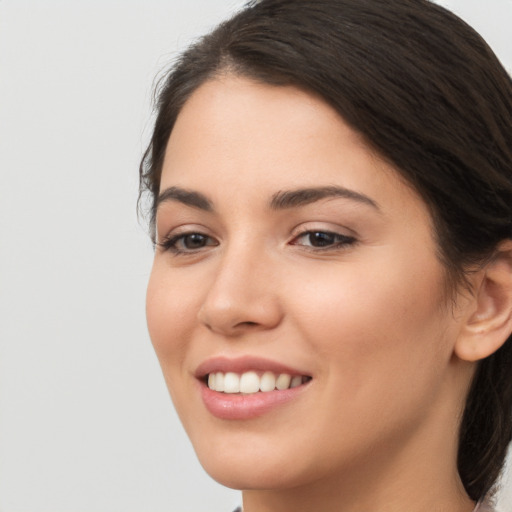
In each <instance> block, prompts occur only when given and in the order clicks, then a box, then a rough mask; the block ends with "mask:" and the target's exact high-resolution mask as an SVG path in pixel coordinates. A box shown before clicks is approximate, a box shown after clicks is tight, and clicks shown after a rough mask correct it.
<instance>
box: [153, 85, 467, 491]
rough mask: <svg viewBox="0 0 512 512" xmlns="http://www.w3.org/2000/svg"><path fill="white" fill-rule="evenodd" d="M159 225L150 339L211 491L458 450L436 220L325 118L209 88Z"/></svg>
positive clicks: (277, 97)
mask: <svg viewBox="0 0 512 512" xmlns="http://www.w3.org/2000/svg"><path fill="white" fill-rule="evenodd" d="M156 225H157V241H158V246H157V249H156V253H155V260H154V266H153V270H152V274H151V279H150V282H149V288H148V295H147V317H148V325H149V331H150V335H151V339H152V342H153V344H154V347H155V350H156V353H157V355H158V358H159V360H160V364H161V366H162V370H163V373H164V376H165V379H166V382H167V385H168V388H169V391H170V394H171V396H172V399H173V401H174V404H175V406H176V409H177V411H178V413H179V416H180V418H181V420H182V422H183V424H184V426H185V429H186V430H187V432H188V435H189V436H190V438H191V440H192V443H193V445H194V447H195V449H196V451H197V454H198V456H199V459H200V460H201V462H202V464H203V466H204V467H205V469H206V470H207V471H208V472H209V473H210V474H211V475H212V476H213V477H214V478H216V479H217V480H219V481H220V482H221V483H224V484H225V485H229V486H232V487H236V488H245V489H249V488H276V487H293V486H297V485H303V484H307V483H308V482H312V481H314V480H316V479H319V478H323V477H325V476H326V475H332V474H335V473H340V474H343V473H347V474H349V473H350V472H351V471H355V468H359V467H364V466H365V464H367V463H368V461H374V462H375V463H377V462H376V461H381V462H383V463H385V461H387V460H389V459H390V458H393V457H394V456H396V455H397V454H398V453H399V452H400V453H401V455H400V456H401V457H402V456H403V457H405V458H406V457H407V456H409V455H411V456H412V451H414V450H415V449H416V448H417V447H418V446H422V447H423V449H426V450H428V449H429V446H430V445H429V443H434V444H435V443H437V444H436V447H435V448H433V449H439V448H443V449H444V448H447V447H449V442H448V441H446V443H447V446H441V445H442V444H443V442H444V441H443V439H444V438H446V439H449V440H450V442H451V441H452V440H453V437H454V435H455V434H454V433H455V431H456V420H457V418H456V416H457V415H456V413H455V414H454V408H458V407H459V402H460V397H461V396H463V391H461V386H460V385H459V384H460V383H459V382H458V381H457V380H456V378H455V377H454V370H453V366H454V364H455V363H454V362H453V359H454V357H453V356H452V350H453V345H454V342H455V339H456V338H457V335H458V332H459V329H460V326H459V320H458V315H457V314H456V313H454V311H453V310H452V309H451V308H450V307H447V306H446V300H445V280H444V278H445V275H444V270H443V267H442V265H441V264H440V262H439V261H438V259H437V257H436V245H435V241H434V237H433V233H432V227H431V222H430V216H429V213H428V210H427V208H426V206H425V204H424V202H423V201H422V200H421V199H420V198H419V196H418V195H417V194H416V193H415V192H414V191H412V190H411V189H410V188H409V187H408V186H407V185H405V184H404V183H403V181H402V180H401V179H400V178H399V177H398V174H397V173H396V171H394V170H393V168H392V167H391V166H390V165H389V164H387V163H385V162H384V161H382V160H381V159H380V158H379V157H378V156H377V155H375V154H374V153H373V152H372V151H371V150H370V149H369V148H368V147H367V146H366V145H365V143H364V142H363V140H362V139H361V137H360V136H358V134H357V133H355V132H354V131H353V130H352V129H351V128H349V127H348V126H347V125H346V124H345V123H344V122H343V120H342V119H340V117H339V116H338V115H337V114H336V113H335V112H334V110H333V109H331V107H329V106H328V105H327V104H326V103H324V102H323V101H322V100H320V99H319V98H317V97H315V96H312V95H310V94H307V93H305V92H302V91H300V90H299V89H296V88H293V87H274V86H269V85H262V84H257V83H255V82H252V81H249V80H246V79H243V78H235V77H229V76H228V77H223V78H219V79H216V80H213V81H210V82H207V83H206V84H204V85H202V86H201V87H200V88H199V89H198V90H197V91H196V92H195V93H194V94H193V95H192V97H191V98H190V99H189V100H188V102H187V103H186V104H185V106H184V108H183V110H182V111H181V113H180V115H179V117H178V120H177V123H176V125H175V127H174V130H173V132H172V135H171V137H170V140H169V143H168V147H167V152H166V155H165V162H164V166H163V173H162V181H161V188H160V201H159V205H158V210H157V217H156ZM264 374H265V375H264ZM210 375H215V377H210V382H211V386H212V387H213V388H214V389H209V388H208V385H207V381H208V378H209V376H210ZM280 376H281V377H280ZM214 381H215V382H214ZM221 381H223V382H221ZM216 386H217V389H218V390H217V391H216V390H215V387H216ZM222 386H225V387H224V388H222ZM240 386H241V387H242V391H243V392H244V393H240V392H238V390H239V389H240ZM259 386H261V387H262V388H263V389H264V390H265V391H258V392H256V390H257V389H258V387H259ZM275 386H278V387H279V388H285V389H279V390H278V389H274V390H272V389H273V388H274V387H275ZM294 386H296V387H294ZM222 389H224V391H219V390H222ZM455 412H456V411H455ZM432 438H435V439H436V441H432ZM438 441H439V442H438ZM448 449H449V448H448ZM407 450H409V451H411V453H408V452H407ZM425 453H427V452H425ZM415 456H416V459H417V457H418V452H417V450H416V452H415Z"/></svg>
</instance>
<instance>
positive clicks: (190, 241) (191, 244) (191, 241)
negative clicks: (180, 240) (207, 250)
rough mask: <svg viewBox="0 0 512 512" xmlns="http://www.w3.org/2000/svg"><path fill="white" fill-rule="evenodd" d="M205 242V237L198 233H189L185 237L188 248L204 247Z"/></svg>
mask: <svg viewBox="0 0 512 512" xmlns="http://www.w3.org/2000/svg"><path fill="white" fill-rule="evenodd" d="M204 244H205V237H204V236H203V235H200V234H198V233H194V234H192V235H188V236H187V237H186V238H185V246H186V247H187V249H198V248H200V247H203V246H204Z"/></svg>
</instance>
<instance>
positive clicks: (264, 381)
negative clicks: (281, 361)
mask: <svg viewBox="0 0 512 512" xmlns="http://www.w3.org/2000/svg"><path fill="white" fill-rule="evenodd" d="M275 388H276V376H275V375H274V374H273V373H272V372H265V373H264V374H263V375H262V376H261V379H260V391H274V389H275Z"/></svg>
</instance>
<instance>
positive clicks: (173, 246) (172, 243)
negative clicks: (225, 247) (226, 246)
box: [158, 232, 218, 254]
mask: <svg viewBox="0 0 512 512" xmlns="http://www.w3.org/2000/svg"><path fill="white" fill-rule="evenodd" d="M158 245H160V247H162V248H163V249H164V250H166V251H171V252H173V253H175V254H187V253H195V252H197V251H200V250H201V249H204V248H205V247H213V246H216V245H218V242H217V241H216V240H215V239H214V238H212V237H211V236H208V235H205V234H203V233H195V232H191V233H180V234H178V235H174V236H172V235H171V236H170V237H168V238H165V239H164V240H162V242H160V243H159V244H158Z"/></svg>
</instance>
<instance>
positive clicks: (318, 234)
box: [291, 231, 356, 249]
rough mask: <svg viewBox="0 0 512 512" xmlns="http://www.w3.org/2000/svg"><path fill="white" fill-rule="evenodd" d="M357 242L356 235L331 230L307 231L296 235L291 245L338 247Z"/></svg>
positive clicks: (323, 247)
mask: <svg viewBox="0 0 512 512" xmlns="http://www.w3.org/2000/svg"><path fill="white" fill-rule="evenodd" d="M355 242H356V239H355V238H354V237H351V236H347V235H341V234H339V233H333V232H331V231H305V232H304V233H301V234H300V235H298V236H297V237H295V238H294V239H293V241H292V242H291V245H302V246H305V247H308V248H311V249H337V248H340V247H344V246H347V245H352V244H354V243H355Z"/></svg>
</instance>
